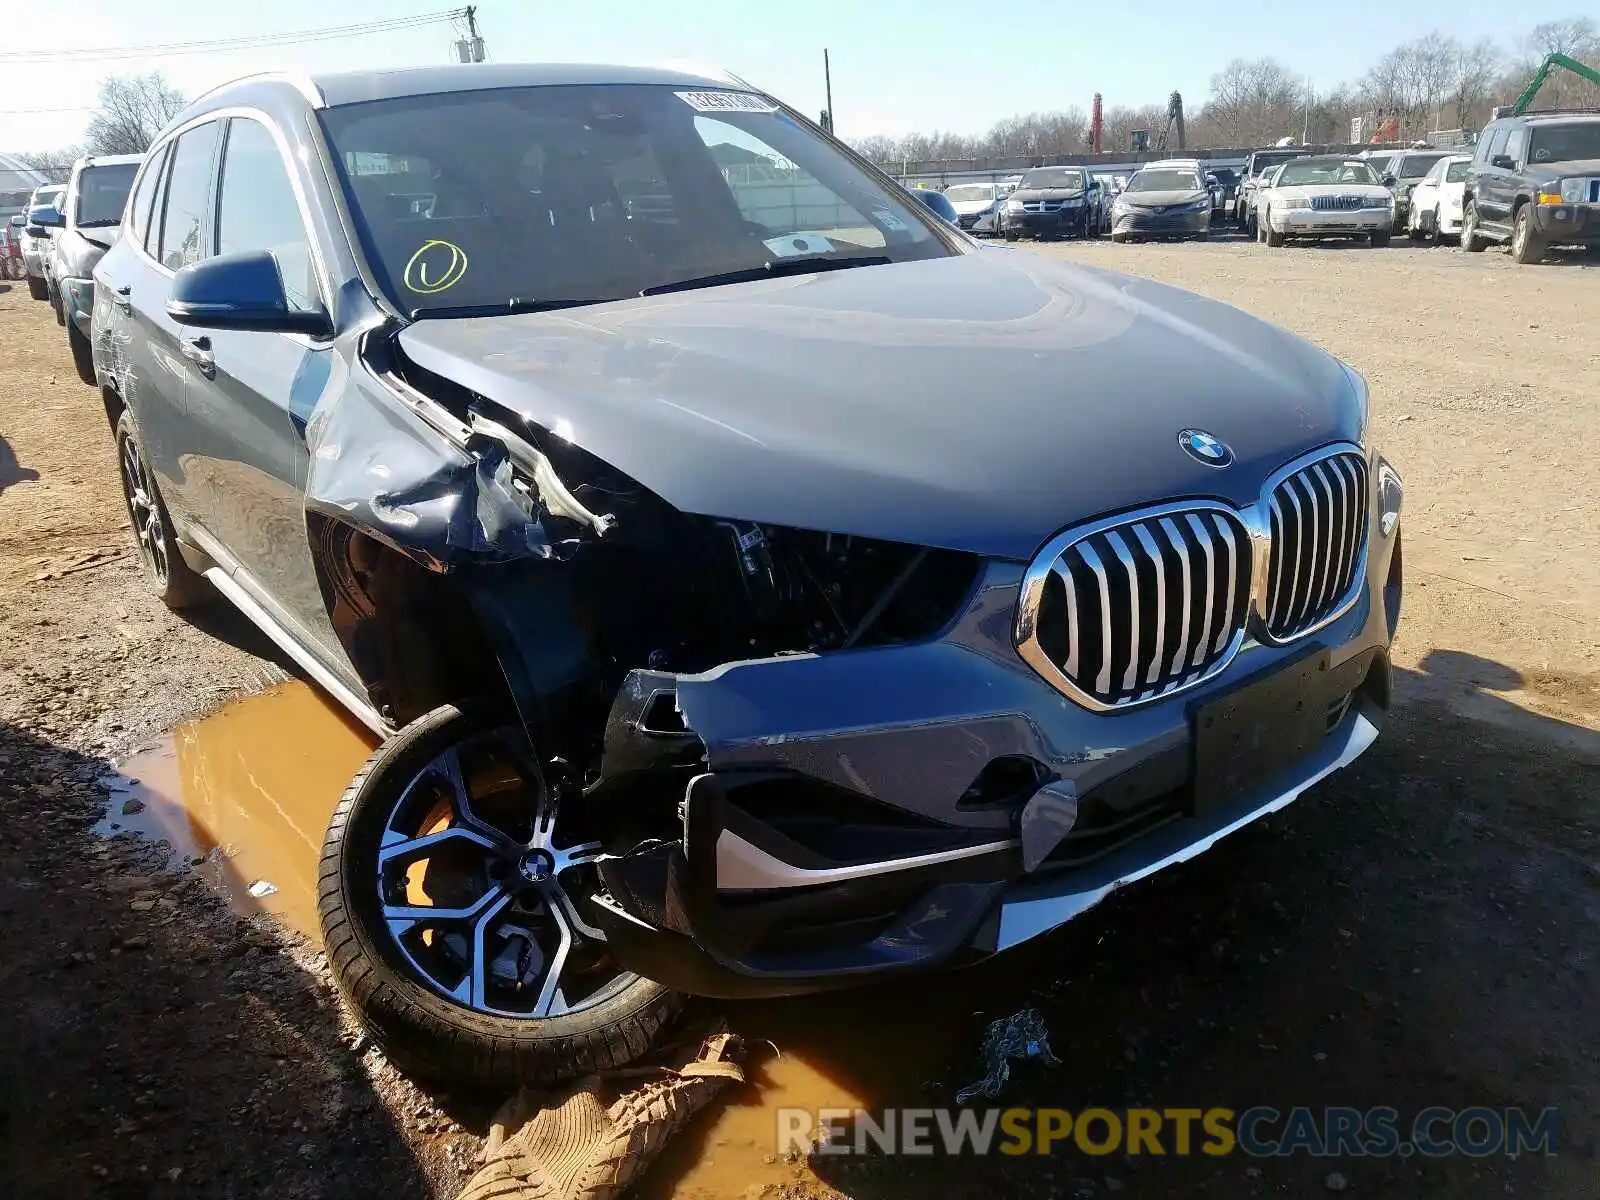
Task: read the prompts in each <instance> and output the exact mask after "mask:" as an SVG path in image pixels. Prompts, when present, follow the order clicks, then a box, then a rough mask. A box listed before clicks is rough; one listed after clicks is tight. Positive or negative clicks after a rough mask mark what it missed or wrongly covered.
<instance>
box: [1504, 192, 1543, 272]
mask: <svg viewBox="0 0 1600 1200" xmlns="http://www.w3.org/2000/svg"><path fill="white" fill-rule="evenodd" d="M1545 249H1546V244H1545V240H1544V239H1543V238H1542V237H1540V236H1539V235H1538V234H1537V233H1535V232H1534V231H1533V212H1532V210H1531V208H1530V207H1529V206H1528V205H1526V204H1524V205H1523V206H1522V207H1521V208H1519V209H1517V215H1516V216H1515V217H1513V218H1512V221H1511V257H1512V258H1513V259H1515V260H1516V261H1517V262H1519V263H1521V264H1523V265H1524V266H1531V265H1532V264H1534V263H1536V262H1539V261H1541V260H1542V259H1543V258H1544V252H1545Z"/></svg>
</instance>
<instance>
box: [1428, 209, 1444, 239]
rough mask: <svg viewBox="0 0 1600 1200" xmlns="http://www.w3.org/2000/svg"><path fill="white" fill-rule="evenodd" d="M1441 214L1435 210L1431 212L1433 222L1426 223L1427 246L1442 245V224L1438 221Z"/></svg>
mask: <svg viewBox="0 0 1600 1200" xmlns="http://www.w3.org/2000/svg"><path fill="white" fill-rule="evenodd" d="M1441 216H1442V214H1441V213H1440V211H1439V210H1438V209H1437V208H1436V209H1434V210H1433V220H1432V221H1430V222H1429V223H1428V245H1430V246H1440V245H1443V244H1444V224H1443V222H1442V221H1441V220H1440V217H1441Z"/></svg>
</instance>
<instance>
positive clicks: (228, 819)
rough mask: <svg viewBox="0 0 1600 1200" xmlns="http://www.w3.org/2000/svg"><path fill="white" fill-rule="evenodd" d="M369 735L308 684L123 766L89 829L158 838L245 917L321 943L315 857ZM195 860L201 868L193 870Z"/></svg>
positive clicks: (180, 734) (197, 726)
mask: <svg viewBox="0 0 1600 1200" xmlns="http://www.w3.org/2000/svg"><path fill="white" fill-rule="evenodd" d="M374 744H375V743H374V742H373V740H372V735H371V734H370V733H369V732H367V730H365V729H364V728H362V727H361V726H360V725H357V724H356V723H355V722H354V721H352V720H350V719H349V718H347V717H346V716H345V715H344V714H343V712H342V711H340V710H338V709H336V708H335V707H334V706H333V705H332V704H330V703H329V702H328V701H327V700H324V699H323V698H322V696H321V695H320V694H319V693H318V692H316V691H315V690H313V689H312V688H311V687H309V686H308V685H306V684H304V683H300V682H293V683H286V684H283V685H281V686H279V687H276V688H273V689H272V690H270V691H267V692H262V693H260V694H259V695H255V696H251V697H248V698H247V699H244V700H239V701H235V702H234V703H233V704H230V705H228V706H227V707H225V708H223V709H221V710H219V711H218V712H216V713H214V714H212V715H211V716H209V717H206V718H204V719H202V720H199V721H191V722H188V723H187V724H184V725H180V726H178V727H177V728H176V729H174V730H173V731H172V733H171V734H169V735H168V736H167V738H166V739H165V740H164V741H163V742H162V743H161V744H160V745H159V746H157V747H156V748H155V749H153V750H148V751H146V752H144V753H142V754H138V755H135V756H134V757H133V758H131V759H129V760H128V761H127V762H126V763H124V764H123V765H122V767H121V769H120V771H119V773H118V775H117V776H115V777H113V779H112V781H111V784H112V789H111V799H110V802H109V803H108V805H107V812H106V816H105V819H104V820H102V821H101V822H100V824H99V825H98V826H96V832H97V833H100V834H102V835H106V836H115V835H117V834H120V833H124V832H131V833H136V834H140V835H142V836H144V837H148V838H151V839H153V840H164V841H166V842H167V843H168V844H169V845H170V846H171V847H172V859H171V862H170V863H169V865H170V866H171V867H173V868H178V867H181V866H183V865H185V864H186V863H188V864H193V865H194V866H195V868H196V869H197V870H199V871H202V872H205V873H207V874H210V875H212V876H213V877H214V878H215V879H216V880H217V881H218V882H219V883H221V884H222V886H223V887H224V888H226V890H227V892H228V895H229V896H230V897H231V898H232V900H233V902H234V905H235V907H237V908H238V909H239V910H240V911H242V912H255V911H259V910H265V911H267V912H270V913H272V914H273V915H274V916H276V917H278V918H279V919H280V920H281V921H283V923H284V924H286V925H288V926H290V927H291V928H293V929H295V930H298V931H299V932H300V933H303V934H305V935H306V936H307V937H310V938H316V937H317V936H318V934H317V899H316V885H317V858H318V856H319V855H320V854H321V852H322V835H323V832H324V831H325V830H326V829H327V827H328V818H329V816H330V815H331V814H332V813H333V807H334V805H335V804H337V803H338V802H339V797H340V796H341V795H343V794H344V789H345V788H346V786H348V785H349V783H350V779H351V777H352V776H353V775H354V774H355V773H356V771H357V770H358V769H359V768H360V766H361V764H362V763H363V762H365V761H366V759H367V756H368V755H369V754H371V753H372V748H373V745H374ZM196 860H198V861H196Z"/></svg>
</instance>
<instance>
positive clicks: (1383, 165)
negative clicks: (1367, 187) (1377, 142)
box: [1367, 154, 1394, 178]
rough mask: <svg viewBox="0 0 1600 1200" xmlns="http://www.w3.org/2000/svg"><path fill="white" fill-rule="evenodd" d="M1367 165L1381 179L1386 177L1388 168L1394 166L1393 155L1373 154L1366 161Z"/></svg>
mask: <svg viewBox="0 0 1600 1200" xmlns="http://www.w3.org/2000/svg"><path fill="white" fill-rule="evenodd" d="M1367 165H1368V166H1369V167H1371V168H1372V169H1373V171H1374V172H1375V173H1376V174H1377V175H1378V176H1379V177H1380V178H1381V177H1382V176H1384V175H1387V174H1388V173H1389V170H1390V168H1391V167H1393V166H1394V155H1392V154H1374V155H1372V156H1371V157H1369V158H1368V159H1367Z"/></svg>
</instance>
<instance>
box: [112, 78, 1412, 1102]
mask: <svg viewBox="0 0 1600 1200" xmlns="http://www.w3.org/2000/svg"><path fill="white" fill-rule="evenodd" d="M730 163H735V164H738V165H737V168H736V169H735V168H734V167H730V165H729V164H730ZM1079 182H1081V180H1080V181H1079ZM1196 186H1197V187H1198V183H1197V184H1196ZM1198 195H1199V196H1200V198H1201V202H1202V203H1204V193H1203V192H1199V193H1198ZM123 230H124V232H123V236H122V237H121V239H120V240H119V241H118V243H117V245H116V246H115V247H114V248H113V249H112V250H111V251H110V252H109V253H107V254H106V256H105V258H104V259H103V260H102V261H101V262H100V264H99V266H98V268H97V269H96V288H95V311H94V335H95V337H94V353H95V359H96V365H97V368H98V371H99V375H100V378H101V380H102V381H103V386H104V392H103V394H104V399H105V405H106V412H107V415H108V417H109V420H110V423H111V426H112V428H113V429H114V431H115V439H116V445H117V450H118V454H119V457H120V460H121V465H122V473H123V482H124V487H125V491H126V497H127V504H128V511H129V513H130V516H131V518H132V523H133V526H134V529H135V531H136V533H137V535H138V538H139V553H140V559H141V562H142V563H143V565H144V568H145V572H146V575H147V577H148V579H149V580H150V582H151V585H152V587H153V588H154V589H155V590H156V591H157V593H158V594H159V595H160V596H161V598H162V599H163V600H165V601H166V602H167V603H168V604H170V605H173V606H180V605H183V604H186V603H192V602H195V601H197V600H200V599H203V598H205V596H206V594H207V593H208V592H211V591H212V590H213V589H214V591H215V592H217V593H221V595H222V596H223V597H225V598H226V599H228V600H229V601H230V602H232V603H233V604H235V605H236V606H238V607H239V608H240V609H241V610H242V611H243V612H244V613H245V615H246V616H248V617H249V618H250V619H251V620H253V621H254V622H256V623H257V624H258V625H259V626H260V627H261V628H262V629H263V630H264V631H265V632H266V633H267V634H268V635H269V636H270V637H271V638H273V639H274V640H275V641H276V642H277V643H278V644H279V645H280V646H282V647H283V648H284V650H285V652H286V653H287V654H289V655H290V656H292V657H293V658H294V659H295V660H296V661H297V662H298V663H299V664H300V666H301V667H302V668H303V669H304V670H305V672H306V673H307V674H308V675H310V676H311V677H312V678H314V679H315V680H317V681H318V682H319V683H320V684H321V685H322V686H323V687H324V688H325V689H326V690H327V691H328V692H329V693H331V694H332V695H333V696H334V697H335V698H336V699H338V700H339V701H340V702H341V703H343V704H344V705H345V706H346V707H347V708H349V710H350V711H351V712H352V713H354V714H355V715H356V716H357V717H358V718H359V719H360V720H362V721H364V722H366V723H367V724H368V725H370V726H371V727H372V728H373V729H374V730H376V731H378V732H379V733H380V734H382V735H383V736H384V738H385V741H384V743H383V744H382V745H381V746H380V747H379V748H378V750H377V751H376V753H375V754H374V756H373V758H372V760H371V761H370V762H369V763H368V764H367V766H366V767H364V768H363V769H362V771H361V772H360V773H359V774H358V775H357V776H356V779H355V781H354V782H353V784H352V786H351V788H350V790H349V792H347V793H346V796H345V798H344V799H343V800H342V801H341V802H340V804H339V806H338V808H337V810H336V811H335V813H334V816H333V819H332V822H331V824H330V826H329V829H328V833H327V837H326V841H325V843H324V850H323V860H322V865H321V869H320V872H319V877H320V893H319V906H320V908H321V914H322V922H323V935H324V941H325V944H326V947H327V952H328V957H329V960H330V962H331V965H332V970H333V972H334V975H335V978H336V979H337V980H338V982H339V984H340V986H341V987H342V988H343V990H344V992H345V995H346V997H347V998H348V1000H349V1002H350V1004H351V1005H352V1006H353V1007H354V1008H355V1010H356V1011H357V1012H358V1014H359V1015H360V1017H361V1019H362V1021H363V1022H364V1023H365V1024H366V1026H367V1027H368V1028H369V1029H370V1030H371V1031H372V1032H373V1033H374V1035H375V1037H376V1038H377V1039H378V1040H379V1041H380V1042H381V1044H382V1045H383V1047H384V1049H385V1050H386V1052H387V1053H389V1054H390V1056H391V1057H392V1058H393V1059H394V1061H396V1062H398V1063H400V1064H402V1065H404V1066H406V1067H408V1068H409V1069H411V1070H413V1071H415V1072H419V1073H423V1074H427V1075H432V1076H443V1077H449V1076H456V1077H461V1076H471V1077H477V1078H479V1079H485V1080H488V1079H494V1080H499V1081H501V1082H505V1081H509V1080H513V1079H518V1078H526V1079H535V1078H537V1079H549V1078H551V1077H555V1076H562V1075H572V1074H576V1073H580V1072H587V1071H593V1070H597V1069H603V1068H606V1067H610V1066H613V1065H616V1064H618V1063H620V1062H622V1061H624V1060H626V1059H628V1058H630V1057H633V1056H635V1055H638V1054H640V1053H643V1052H644V1050H645V1049H646V1048H647V1047H648V1045H649V1043H650V1041H651V1039H652V1038H653V1037H654V1036H655V1035H656V1034H657V1033H658V1032H659V1031H660V1030H661V1029H662V1028H663V1027H664V1026H665V1024H666V1023H667V1022H668V1021H669V1020H670V1018H671V1017H672V1015H673V1013H674V1012H675V1011H676V1008H677V1006H678V1003H679V1000H680V997H681V993H683V992H692V993H698V994H705V995H722V996H728V995H754V994H762V993H766V994H775V993H792V992H801V991H806V990H811V989H816V988H822V987H832V986H842V985H845V984H850V983H857V982H863V981H866V980H869V979H874V978H881V977H884V976H888V975H892V974H895V973H897V972H905V971H910V970H914V969H916V968H919V967H926V966H933V965H939V964H949V963H956V962H961V961H965V960H966V959H968V958H971V957H973V956H975V955H982V954H986V953H993V952H995V951H999V950H1004V949H1006V948H1008V947H1011V946H1015V945H1017V944H1019V943H1021V942H1024V941H1027V940H1028V939H1030V938H1033V937H1035V936H1037V935H1040V934H1043V933H1046V932H1048V931H1049V930H1051V929H1054V928H1056V927H1057V926H1059V925H1061V924H1062V923H1064V922H1066V921H1069V920H1071V919H1073V918H1075V917H1076V916H1077V915H1078V914H1079V913H1082V912H1083V911H1084V910H1086V909H1088V908H1090V907H1091V906H1093V905H1095V904H1097V903H1098V902H1099V901H1101V900H1102V899H1104V898H1105V897H1106V896H1108V895H1109V894H1110V893H1111V892H1112V891H1114V890H1115V889H1116V888H1118V887H1120V886H1122V885H1123V884H1127V883H1132V882H1134V881H1136V880H1139V879H1142V878H1144V877H1146V876H1148V875H1150V874H1152V873H1154V872H1156V871H1159V870H1161V869H1163V868H1165V867H1167V866H1169V865H1171V864H1174V863H1178V862H1182V861H1184V860H1186V859H1188V858H1190V857H1192V856H1194V855H1196V854H1198V853H1200V852H1202V851H1204V850H1205V849H1207V848H1208V847H1210V846H1211V845H1212V844H1213V843H1215V842H1216V841H1217V840H1218V839H1219V838H1222V837H1224V836H1226V835H1228V834H1229V833H1231V832H1233V831H1234V830H1236V829H1239V828H1242V827H1243V826H1245V825H1247V824H1249V823H1250V822H1252V821H1254V820H1256V819H1257V818H1259V817H1262V816H1264V815H1266V814H1267V813H1271V812H1274V811H1276V810H1278V809H1280V808H1282V807H1284V806H1285V805H1287V804H1289V803H1291V802H1292V801H1293V800H1295V799H1296V798H1297V797H1299V796H1300V795H1301V793H1303V792H1304V791H1305V790H1306V789H1307V788H1309V787H1311V786H1312V785H1313V784H1315V783H1316V782H1317V781H1318V780H1320V779H1322V778H1324V777H1325V776H1327V775H1329V774H1330V773H1332V772H1334V771H1336V770H1338V769H1339V768H1341V767H1343V766H1345V765H1346V764H1348V763H1349V762H1351V761H1352V760H1353V759H1354V758H1355V757H1356V756H1357V755H1359V754H1361V753H1362V752H1363V751H1364V750H1365V749H1366V748H1367V747H1368V746H1369V745H1371V743H1372V741H1373V739H1374V738H1375V737H1376V736H1377V734H1378V730H1379V728H1380V727H1381V726H1382V724H1383V722H1384V719H1385V714H1386V712H1387V709H1388V705H1389V694H1390V693H1389V645H1390V641H1391V638H1392V636H1393V634H1394V631H1395V625H1396V622H1397V621H1398V619H1399V613H1400V590H1401V554H1400V528H1399V524H1398V522H1399V519H1400V505H1401V488H1400V482H1399V478H1398V476H1397V475H1396V474H1395V472H1394V470H1393V468H1391V467H1390V466H1389V464H1388V463H1386V462H1385V461H1384V460H1383V459H1382V457H1381V456H1380V455H1379V454H1378V452H1377V450H1376V448H1375V447H1374V446H1373V443H1372V436H1371V421H1370V414H1369V402H1368V394H1367V388H1366V385H1365V383H1364V382H1363V381H1362V380H1361V378H1360V377H1359V376H1358V375H1357V374H1356V373H1355V372H1353V371H1351V370H1350V369H1349V368H1347V367H1345V366H1344V365H1343V364H1341V363H1340V362H1338V361H1337V360H1336V359H1334V358H1332V357H1331V356H1329V355H1328V354H1326V353H1324V352H1323V351H1321V350H1319V349H1318V348H1317V347H1315V346H1313V345H1311V344H1310V343H1309V342H1306V341H1304V340H1302V339H1300V338H1298V337H1295V336H1294V335H1292V334H1290V333H1287V332H1285V331H1284V330H1281V329H1278V328H1276V327H1274V326H1272V325H1269V324H1267V323H1266V322H1263V321H1261V320H1259V319H1258V318H1255V317H1252V316H1250V315H1249V314H1247V313H1244V312H1241V311H1239V310H1238V309H1235V308H1232V307H1229V306H1227V305H1224V304H1219V303H1215V302H1213V301H1209V300H1206V299H1203V298H1201V297H1199V296H1194V295H1189V294H1186V293H1183V292H1179V291H1176V290H1174V289H1172V288H1169V287H1165V286H1162V285H1160V284H1157V283H1154V282H1151V281H1149V280H1145V279H1139V278H1134V277H1124V276H1119V275H1116V274H1114V273H1112V272H1109V271H1105V270H1099V269H1091V268H1086V267H1080V266H1075V265H1073V264H1070V263H1067V262H1064V261H1061V260H1057V259H1051V258H1047V257H1045V256H1043V255H1037V254H1030V253H1023V252H1017V251H1015V250H1012V251H1006V250H1003V249H1001V248H998V247H986V246H982V245H980V244H979V243H977V242H975V241H973V240H972V239H971V238H968V237H966V236H965V235H963V234H961V233H959V232H958V231H957V230H954V229H951V228H950V227H949V226H948V225H946V224H945V223H944V222H942V221H940V220H939V219H937V218H936V217H934V216H933V214H932V213H930V212H929V211H928V210H927V209H925V208H924V207H923V206H922V205H920V204H918V203H917V202H916V201H915V200H913V199H912V198H911V197H910V196H908V195H907V194H906V193H905V191H904V190H903V189H902V188H901V187H900V186H899V185H898V184H896V183H894V182H893V181H892V180H890V179H888V178H887V177H886V176H884V175H883V174H882V173H881V172H879V171H877V170H876V169H875V168H874V167H873V166H872V165H871V164H870V163H868V162H866V160H864V159H862V158H860V157H859V156H857V155H855V154H854V153H853V152H851V151H850V150H849V149H848V148H847V147H845V146H843V145H842V144H840V143H838V142H836V141H834V140H832V139H831V138H829V137H828V136H827V135H826V134H825V133H824V132H823V131H822V130H821V129H819V128H818V127H817V126H816V125H815V124H814V123H813V122H811V121H810V120H809V119H807V118H806V117H804V116H803V115H801V114H799V113H797V112H795V111H793V110H791V109H788V108H786V107H784V106H783V105H782V104H780V103H779V102H778V101H776V100H774V99H772V98H771V97H770V96H767V95H764V94H762V93H759V92H756V91H753V90H752V89H750V88H749V87H748V86H746V85H743V84H741V83H739V82H737V81H736V80H733V79H731V78H718V77H707V76H701V75H691V74H682V73H677V72H667V71H660V70H645V69H630V68H622V67H595V66H577V65H555V66H541V67H533V66H516V65H510V64H472V65H470V66H449V67H429V68H420V69H414V70H406V71H394V72H375V73H359V74H340V75H329V76H323V77H319V78H316V79H308V80H302V81H289V80H285V79H278V78H257V79H253V80H244V81H240V82H239V83H236V84H233V85H230V86H228V87H225V88H222V89H220V90H218V91H216V92H213V93H212V94H210V95H208V96H206V97H204V98H203V99H201V100H199V101H197V102H196V103H194V104H193V105H191V106H190V107H189V108H188V109H187V110H186V111H185V112H183V113H182V114H180V116H179V117H178V118H177V119H176V120H175V121H174V123H173V124H172V125H171V126H170V127H169V128H167V129H166V130H164V131H163V132H162V133H161V135H160V136H159V137H158V138H157V139H156V141H155V143H154V145H153V147H152V148H151V150H150V153H149V157H148V159H147V160H146V163H145V166H144V168H143V169H142V171H141V172H140V174H139V178H138V180H137V182H136V183H135V185H134V192H133V196H132V198H131V200H130V202H129V205H128V212H127V215H126V218H125V224H124V226H123ZM1113 392H1114V393H1115V395H1116V398H1117V401H1116V403H1114V404H1107V403H1106V396H1107V395H1109V394H1112V393H1113ZM294 737H295V731H294V730H289V729H286V730H284V738H285V741H286V743H287V742H289V741H290V740H291V739H293V738H294ZM288 749H292V747H286V752H287V750H288Z"/></svg>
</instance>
